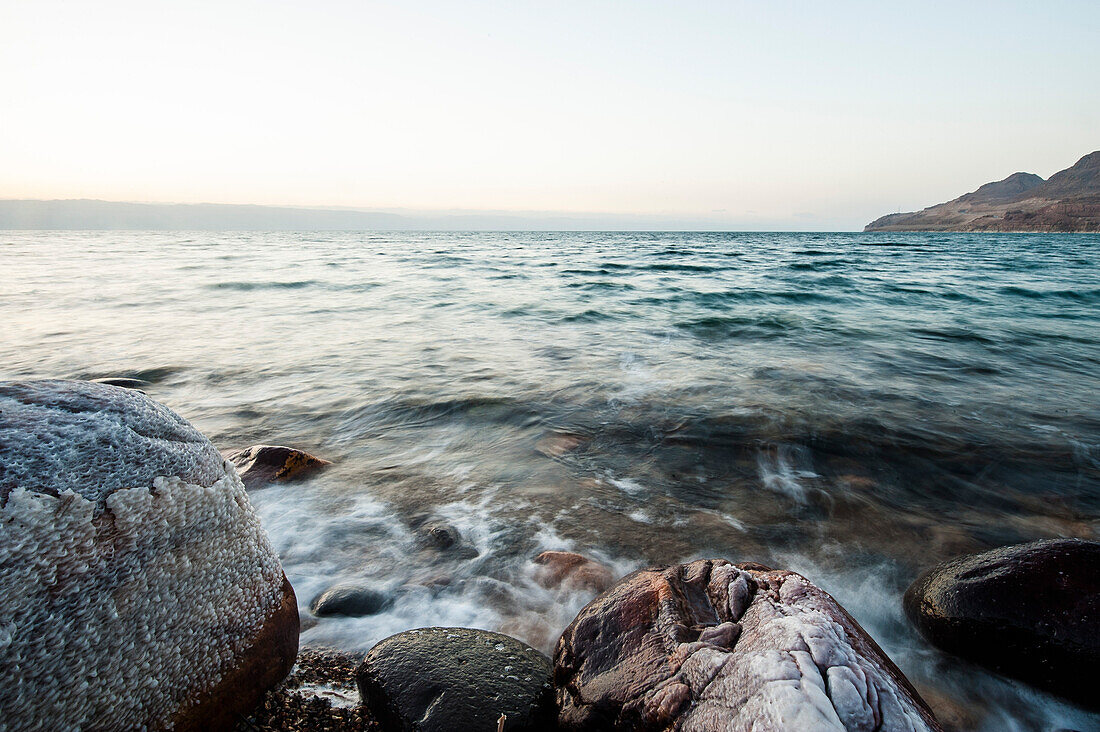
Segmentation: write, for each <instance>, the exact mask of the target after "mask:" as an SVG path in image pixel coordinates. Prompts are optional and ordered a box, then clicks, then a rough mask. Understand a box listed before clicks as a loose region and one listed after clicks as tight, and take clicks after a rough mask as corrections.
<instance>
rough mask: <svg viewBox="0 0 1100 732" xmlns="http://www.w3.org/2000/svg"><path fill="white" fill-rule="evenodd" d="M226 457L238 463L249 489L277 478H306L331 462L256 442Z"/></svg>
mask: <svg viewBox="0 0 1100 732" xmlns="http://www.w3.org/2000/svg"><path fill="white" fill-rule="evenodd" d="M226 459H227V460H229V461H230V462H231V463H233V464H234V465H235V466H237V473H238V474H239V475H240V476H241V482H243V483H244V486H245V488H247V489H248V490H254V489H256V488H262V487H264V486H265V485H266V484H268V483H275V482H277V481H283V480H298V479H300V478H306V477H309V476H310V475H312V474H314V473H316V472H317V471H318V470H321V469H323V468H324V467H326V466H328V465H331V464H332V463H330V462H329V461H328V460H322V459H321V458H319V457H315V456H313V455H310V454H309V453H308V452H303V451H302V450H296V449H294V448H293V447H282V446H279V445H253V446H252V447H248V448H245V449H244V450H237V451H236V452H231V453H229V454H228V455H226Z"/></svg>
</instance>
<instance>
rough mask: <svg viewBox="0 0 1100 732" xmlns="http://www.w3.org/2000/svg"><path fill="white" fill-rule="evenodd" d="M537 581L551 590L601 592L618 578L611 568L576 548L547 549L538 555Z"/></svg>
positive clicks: (536, 559) (536, 560)
mask: <svg viewBox="0 0 1100 732" xmlns="http://www.w3.org/2000/svg"><path fill="white" fill-rule="evenodd" d="M534 561H535V564H537V565H538V569H536V570H535V582H538V583H539V584H540V585H542V586H543V587H545V588H546V589H548V590H556V589H559V588H560V589H565V590H583V591H585V592H594V593H600V592H603V591H604V590H606V589H607V588H608V587H610V586H611V585H612V583H614V582H615V575H613V574H612V573H611V570H610V569H608V568H607V567H605V566H603V565H602V564H600V563H599V562H594V561H592V560H591V559H589V558H588V557H585V556H582V555H580V554H576V553H574V552H558V551H547V552H543V553H542V554H539V555H538V556H537V557H535V560H534Z"/></svg>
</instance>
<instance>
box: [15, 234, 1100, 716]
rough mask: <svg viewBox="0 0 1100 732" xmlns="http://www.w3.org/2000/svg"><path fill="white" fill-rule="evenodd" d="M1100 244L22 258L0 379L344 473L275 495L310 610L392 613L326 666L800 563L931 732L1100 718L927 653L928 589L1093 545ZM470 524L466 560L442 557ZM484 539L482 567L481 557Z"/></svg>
mask: <svg viewBox="0 0 1100 732" xmlns="http://www.w3.org/2000/svg"><path fill="white" fill-rule="evenodd" d="M1098 258H1100V237H1098V236H1095V235H1047V234H1034V235H1016V234H1012V235H1008V234H1006V235H996V234H992V235H991V234H984V235H971V234H675V233H667V234H664V233H663V234H637V233H629V234H625V233H624V234H608V233H516V234H484V233H462V234H454V233H424V234H405V233H387V234H370V233H366V234H362V233H347V234H344V233H340V234H328V233H325V234H315V233H310V234H286V233H232V234H209V233H202V234H186V233H183V234H161V233H157V234H144V233H112V232H88V233H79V232H78V233H72V232H65V233H49V232H36V233H10V232H6V233H2V234H0V276H2V277H3V286H2V288H0V323H2V326H0V365H2V369H3V373H2V376H3V377H4V378H23V377H47V376H48V377H80V378H90V377H99V376H108V375H126V376H138V377H140V378H144V379H146V380H148V381H149V382H150V386H149V387H148V388H147V391H148V393H149V394H150V396H152V397H154V398H156V399H158V400H160V401H163V402H165V403H167V404H168V405H170V406H171V407H173V408H174V409H176V410H177V411H178V412H180V413H181V414H183V415H184V416H185V417H187V418H188V419H190V420H191V421H192V422H194V424H195V425H196V426H197V427H199V428H200V429H201V430H203V431H204V432H206V434H208V435H209V436H210V437H211V438H212V439H213V440H214V441H215V443H216V444H218V446H219V447H222V448H225V449H229V448H235V447H239V446H245V445H248V444H254V443H259V442H269V443H270V442H273V443H283V444H292V445H296V446H299V447H303V448H306V449H309V450H311V451H313V452H315V453H317V454H319V455H321V456H323V457H326V458H329V459H331V460H333V461H334V462H335V463H336V466H335V468H334V469H333V470H331V471H329V472H327V473H325V474H323V475H322V476H321V477H318V478H316V479H314V480H312V481H310V482H308V483H304V484H297V485H293V486H287V487H280V488H270V489H266V490H263V491H260V492H256V493H254V494H252V500H253V503H254V504H255V505H256V507H257V509H258V510H259V511H260V512H261V515H262V516H263V518H264V521H265V525H266V526H267V528H268V530H269V531H270V533H271V534H272V536H273V538H274V540H275V543H276V545H277V547H278V549H279V551H280V553H281V555H282V558H283V562H284V565H285V567H286V570H287V574H288V576H289V577H290V579H291V581H292V582H293V584H294V585H295V588H296V589H297V590H298V595H299V598H300V600H301V602H302V606H303V607H302V610H303V614H304V617H307V625H309V624H311V623H314V622H315V621H313V620H309V619H308V607H307V605H308V602H309V600H310V599H311V598H312V597H313V595H314V594H316V593H318V592H320V591H321V590H323V589H324V588H325V587H327V586H329V585H331V584H333V583H334V582H337V581H357V582H364V583H368V584H371V585H372V586H375V587H377V588H378V589H380V590H381V591H383V592H386V593H388V594H390V595H391V596H392V597H393V598H394V604H393V605H392V606H391V608H390V609H389V610H387V611H386V612H384V613H382V614H381V615H379V616H374V617H371V618H363V619H329V618H326V619H322V620H318V621H316V623H315V624H313V625H311V627H309V629H308V630H306V632H305V634H304V636H303V642H304V643H306V644H334V645H338V646H341V647H346V648H365V647H369V646H370V645H371V644H372V643H373V642H374V641H376V640H378V639H380V638H381V637H383V636H385V635H387V634H389V633H390V632H394V631H396V630H400V629H404V628H408V627H414V626H420V625H429V624H454V625H472V626H478V627H486V628H491V629H502V630H504V631H505V632H509V633H511V634H513V635H518V636H519V637H522V638H525V639H527V640H529V641H530V642H532V643H533V644H535V645H538V646H541V647H544V648H546V647H548V646H549V645H550V644H551V643H552V642H553V639H554V637H555V635H556V634H557V633H558V632H560V630H561V628H562V627H563V626H564V625H565V623H567V622H568V620H569V619H570V618H571V617H572V615H573V614H574V613H575V612H576V610H577V609H579V607H580V606H581V605H583V603H584V602H585V601H586V600H587V599H589V598H588V597H585V596H583V595H579V594H576V595H568V596H566V595H558V594H554V593H551V592H549V591H546V590H544V589H542V588H540V587H538V586H537V585H535V584H534V582H533V581H532V579H531V573H532V565H531V563H530V559H531V558H532V557H533V556H535V555H536V554H537V553H538V552H539V551H541V550H543V549H560V548H573V549H576V550H578V551H582V552H584V553H587V554H589V555H591V556H594V557H597V558H599V559H601V560H603V561H605V562H607V563H609V564H611V565H612V566H613V567H614V568H615V569H616V570H618V571H623V572H625V571H627V570H629V569H631V568H633V567H637V566H641V565H643V564H647V563H652V562H672V561H679V560H683V559H686V558H691V557H699V556H717V557H728V558H730V559H735V560H757V561H762V562H767V563H772V564H775V565H780V566H785V567H790V568H793V569H797V570H799V571H802V572H804V573H805V574H807V575H808V576H810V577H811V578H812V579H815V580H817V581H818V582H819V583H820V584H822V585H823V586H825V587H826V589H829V590H830V591H832V592H833V593H834V594H835V595H837V597H838V598H839V599H840V600H841V601H842V602H843V603H844V604H845V605H846V606H848V608H849V609H850V610H851V611H852V612H853V614H854V615H855V616H856V617H857V618H858V619H859V620H860V621H861V622H862V623H863V624H864V625H865V627H867V628H868V629H869V630H870V631H871V632H872V634H873V635H875V637H876V638H877V639H878V640H879V641H880V642H881V643H882V645H883V646H884V647H885V648H886V650H887V651H888V652H889V653H890V654H891V656H892V657H893V658H894V659H895V660H896V661H897V662H898V663H899V665H900V666H901V667H902V668H903V669H904V670H905V671H906V673H907V674H909V676H910V678H911V679H913V680H914V682H915V683H916V684H917V685H918V686H919V687H920V688H921V689H922V691H923V692H924V693H926V695H927V696H928V697H929V700H930V701H931V702H932V703H933V706H934V707H935V708H936V709H937V711H938V712H939V713H940V714H941V716H949V715H955V717H958V718H959V719H961V720H962V721H961V722H960V724H962V725H963V726H964V727H972V728H982V729H989V730H1000V729H1013V728H1015V729H1046V728H1050V727H1052V726H1057V725H1066V726H1071V727H1076V728H1078V729H1084V728H1090V727H1097V726H1100V722H1098V720H1097V719H1096V718H1095V717H1092V716H1087V715H1084V713H1083V712H1080V711H1079V710H1074V709H1073V708H1071V707H1068V706H1066V705H1063V704H1061V703H1059V702H1057V701H1056V700H1053V699H1052V698H1051V697H1048V696H1046V695H1041V694H1038V693H1036V692H1032V691H1030V690H1028V689H1027V688H1026V687H1023V686H1022V685H1019V684H1016V683H1014V682H1009V681H1006V680H1003V679H998V678H995V677H993V676H991V675H989V674H987V673H985V672H983V671H980V670H977V669H975V668H972V667H970V666H967V665H965V664H962V663H960V662H957V661H954V660H952V659H950V658H947V657H944V656H942V655H941V654H938V653H937V652H936V651H934V650H932V649H930V648H928V647H927V646H926V645H925V644H924V643H923V642H922V641H921V640H920V639H919V638H918V637H917V636H916V635H915V634H914V633H913V632H912V630H911V629H910V628H909V627H908V625H907V624H906V623H905V621H904V618H903V617H902V615H901V612H900V607H899V602H900V593H901V591H903V590H904V588H905V586H906V584H907V583H908V582H909V581H910V580H911V579H912V578H913V577H914V576H915V574H916V573H917V572H918V571H919V570H920V569H921V568H923V567H925V566H928V565H930V564H933V563H935V562H938V561H940V560H942V559H945V558H948V557H950V556H953V555H955V554H958V553H962V552H970V551H978V550H981V549H985V548H989V547H993V546H999V545H1002V544H1007V543H1014V542H1021V541H1027V540H1031V539H1037V538H1043V537H1053V536H1080V537H1086V538H1095V537H1096V534H1097V529H1098V527H1100V399H1098V397H1097V395H1098V394H1100V267H1098ZM425 514H427V515H431V516H433V517H437V518H440V519H442V520H446V521H448V522H450V523H451V524H452V525H454V526H455V527H456V528H457V529H458V530H459V531H460V532H461V533H462V535H463V537H464V543H465V544H466V545H467V549H466V550H464V551H462V552H452V553H447V552H439V551H434V550H430V549H426V548H425V547H424V546H423V544H422V542H420V541H419V539H418V535H417V531H416V528H415V526H416V525H417V523H418V521H419V520H420V519H421V518H423V516H424V515H425ZM471 548H472V550H471Z"/></svg>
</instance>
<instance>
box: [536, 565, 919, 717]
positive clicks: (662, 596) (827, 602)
mask: <svg viewBox="0 0 1100 732" xmlns="http://www.w3.org/2000/svg"><path fill="white" fill-rule="evenodd" d="M554 683H555V686H556V688H557V699H558V705H559V710H560V711H559V717H558V722H559V725H560V726H561V728H563V729H567V730H612V729H614V730H653V731H656V730H671V729H677V730H681V729H683V730H686V729H691V730H695V731H696V732H706V731H709V730H715V731H717V730H750V729H751V730H756V731H757V732H765V731H767V730H794V729H799V730H802V729H807V730H808V729H814V730H829V729H835V730H845V729H847V730H857V729H858V730H938V729H940V727H939V725H938V724H937V722H936V720H935V718H934V717H933V715H932V712H931V711H930V710H929V709H928V707H927V705H926V704H925V703H924V702H923V700H921V698H920V697H919V696H918V694H917V692H916V691H915V690H914V689H913V687H912V686H911V685H910V684H909V682H908V681H907V680H906V679H905V677H904V676H903V675H902V673H901V672H900V671H899V670H898V669H897V667H896V666H895V665H894V664H893V663H892V662H891V661H890V659H889V658H887V656H886V654H885V653H883V652H882V650H881V649H880V648H879V647H878V645H876V644H875V642H874V641H873V640H872V639H871V638H870V637H869V636H868V635H867V634H866V633H865V632H864V631H863V629H862V628H860V626H859V624H858V623H856V621H855V620H854V619H852V617H851V616H849V615H848V613H846V612H845V611H844V610H843V608H841V607H840V605H839V604H837V602H836V601H835V600H833V598H832V597H831V596H830V595H829V594H828V593H826V592H825V591H824V590H821V589H820V588H818V587H816V586H815V585H813V584H812V583H811V582H810V581H809V580H807V579H806V578H804V577H802V576H801V575H798V574H795V573H793V572H786V571H775V570H769V569H767V568H765V567H762V566H761V565H756V564H744V565H734V564H731V563H729V562H727V561H724V560H700V561H696V562H692V563H690V564H681V565H673V566H671V567H663V568H652V569H645V570H640V571H638V572H635V573H634V574H631V575H629V576H627V577H625V578H624V579H622V580H620V581H619V583H618V584H617V585H615V586H614V587H613V588H611V589H610V590H608V591H607V592H606V593H604V594H603V595H601V596H600V597H598V598H596V600H594V601H593V602H592V603H590V604H589V605H588V607H586V608H585V609H584V610H582V611H581V613H580V614H579V615H578V616H577V618H576V619H575V620H574V621H573V622H572V624H570V625H569V627H568V628H566V630H565V632H564V633H563V634H562V637H561V639H560V640H559V642H558V647H557V651H556V653H555V656H554Z"/></svg>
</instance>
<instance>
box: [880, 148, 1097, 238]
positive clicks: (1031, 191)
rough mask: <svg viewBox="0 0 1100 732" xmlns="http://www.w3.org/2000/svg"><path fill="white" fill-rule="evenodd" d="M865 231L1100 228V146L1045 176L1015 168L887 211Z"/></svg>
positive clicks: (1077, 229) (1025, 230) (1095, 229)
mask: <svg viewBox="0 0 1100 732" xmlns="http://www.w3.org/2000/svg"><path fill="white" fill-rule="evenodd" d="M863 230H864V231H1003V232H1028V231H1037V232H1057V231H1066V232H1087V231H1100V150H1098V151H1096V152H1092V153H1089V154H1088V155H1086V156H1085V157H1083V158H1081V159H1080V160H1078V161H1077V163H1076V164H1075V165H1074V166H1073V167H1071V168H1067V169H1065V170H1063V171H1060V172H1058V173H1055V174H1054V175H1052V176H1051V177H1050V178H1049V179H1048V180H1043V179H1042V178H1040V177H1039V176H1037V175H1035V174H1034V173H1013V174H1012V175H1010V176H1008V177H1007V178H1005V179H1004V180H999V181H996V182H994V183H986V184H985V185H983V186H982V187H980V188H979V189H978V190H976V191H973V192H971V193H967V194H965V195H963V196H959V197H958V198H956V199H954V200H953V201H948V202H947V203H940V204H937V205H935V206H929V207H928V208H926V209H924V210H922V211H912V212H909V213H895V214H887V215H886V216H883V217H881V218H878V219H875V220H874V221H872V222H871V223H869V224H867V226H865V227H864V229H863Z"/></svg>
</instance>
